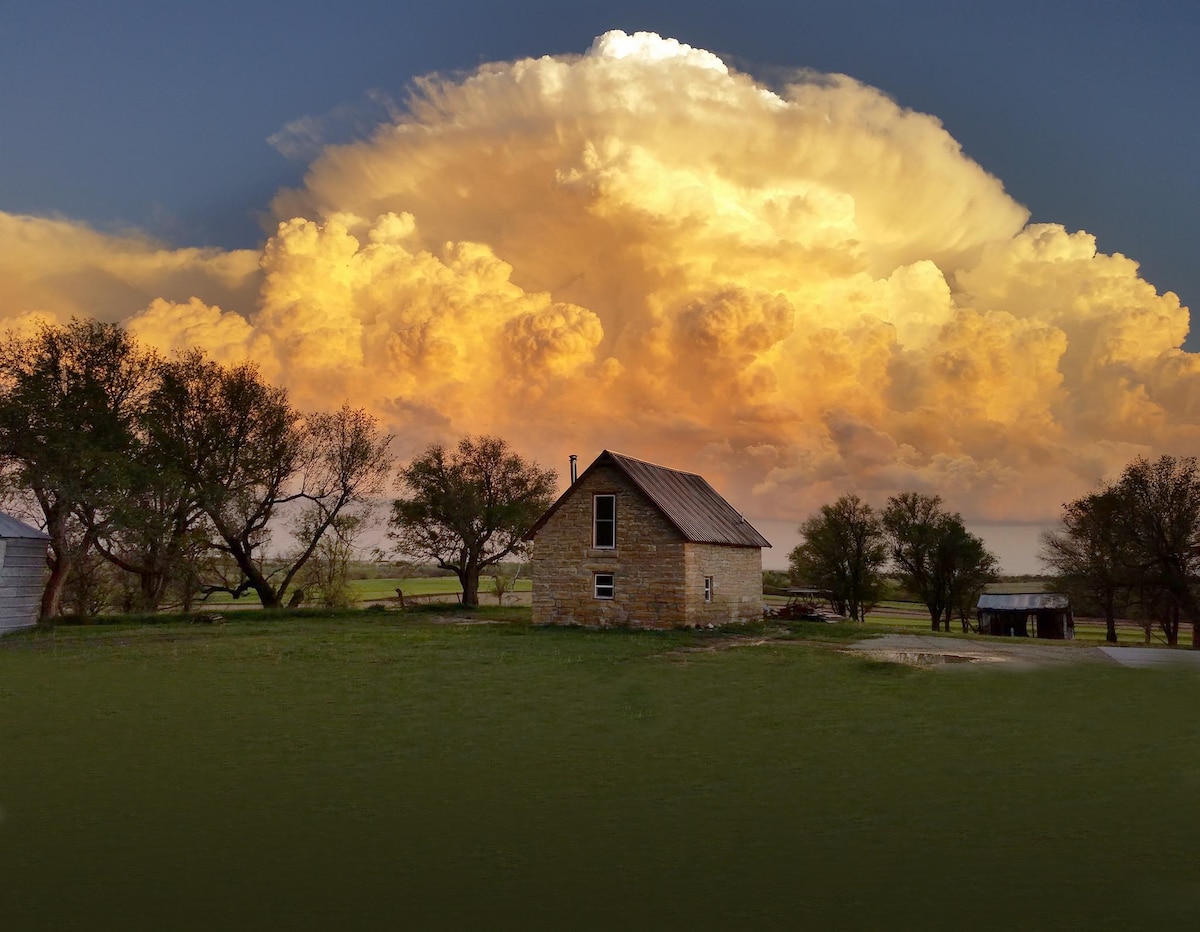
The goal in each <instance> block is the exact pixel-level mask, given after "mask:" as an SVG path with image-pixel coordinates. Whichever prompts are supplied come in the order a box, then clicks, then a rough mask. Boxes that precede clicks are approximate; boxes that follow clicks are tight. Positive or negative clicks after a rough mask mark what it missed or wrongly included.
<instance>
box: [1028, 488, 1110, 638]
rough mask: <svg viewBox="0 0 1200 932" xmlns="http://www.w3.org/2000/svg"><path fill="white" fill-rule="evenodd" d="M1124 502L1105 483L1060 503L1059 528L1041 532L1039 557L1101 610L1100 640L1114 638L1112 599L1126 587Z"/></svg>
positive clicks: (1065, 584)
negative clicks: (1088, 493) (1102, 616)
mask: <svg viewBox="0 0 1200 932" xmlns="http://www.w3.org/2000/svg"><path fill="white" fill-rule="evenodd" d="M1124 511H1125V503H1124V501H1123V500H1122V497H1121V494H1120V492H1119V490H1117V489H1115V488H1113V487H1111V486H1109V487H1107V488H1104V489H1101V490H1100V491H1099V492H1093V493H1091V494H1090V495H1085V496H1084V497H1083V498H1078V499H1076V500H1075V501H1073V502H1068V503H1067V504H1066V505H1064V506H1063V515H1062V527H1061V528H1060V529H1058V530H1055V531H1048V532H1046V533H1044V534H1043V535H1042V550H1041V555H1040V556H1041V560H1042V562H1043V563H1044V564H1046V566H1047V567H1049V568H1050V569H1051V570H1052V571H1053V572H1054V573H1055V574H1057V576H1058V578H1059V581H1060V583H1059V584H1060V585H1061V586H1062V587H1063V588H1064V589H1066V590H1067V591H1068V592H1070V593H1071V594H1072V595H1075V596H1076V597H1082V598H1083V599H1086V600H1091V601H1094V602H1095V605H1096V606H1097V607H1098V608H1099V609H1100V611H1101V612H1102V613H1103V615H1104V622H1105V627H1106V634H1105V639H1106V640H1107V641H1108V642H1109V643H1110V644H1115V643H1117V620H1116V619H1117V603H1118V599H1119V598H1120V596H1121V594H1122V593H1123V592H1124V591H1126V590H1127V589H1128V586H1129V583H1128V577H1127V573H1126V571H1125V566H1126V564H1127V563H1128V562H1129V554H1128V544H1129V539H1128V535H1127V534H1126V533H1125V531H1124V528H1123V524H1124V523H1125V514H1124Z"/></svg>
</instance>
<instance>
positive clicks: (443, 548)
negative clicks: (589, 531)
mask: <svg viewBox="0 0 1200 932" xmlns="http://www.w3.org/2000/svg"><path fill="white" fill-rule="evenodd" d="M557 479H558V476H557V474H556V473H555V472H554V470H552V469H551V470H547V469H542V468H541V467H540V466H538V464H537V463H536V462H526V461H525V460H524V459H523V458H522V457H521V456H519V455H517V454H516V453H514V452H512V450H511V449H510V448H509V446H508V444H507V443H506V442H505V441H504V440H502V439H500V438H499V437H486V436H481V437H464V438H463V439H462V440H460V441H459V442H458V445H457V446H456V447H454V448H447V447H446V446H444V445H442V444H440V443H437V444H434V445H432V446H430V447H429V448H427V449H426V450H425V451H424V452H423V453H422V454H421V455H420V456H418V457H416V458H415V459H414V460H413V461H412V462H411V463H409V464H408V466H406V467H405V468H404V469H403V470H402V471H401V473H400V486H401V488H402V489H404V490H406V491H407V492H408V497H407V498H399V499H396V500H395V501H394V502H392V516H391V521H390V524H391V527H392V531H391V532H390V536H391V537H392V539H393V540H394V541H395V542H396V549H397V550H398V551H399V552H400V553H403V554H406V555H408V556H411V557H414V558H418V559H419V558H424V559H432V560H433V561H434V562H436V563H437V565H438V566H439V567H441V568H443V569H447V570H451V571H453V573H454V575H455V576H457V577H458V580H459V582H460V583H461V584H462V589H463V596H462V599H463V604H464V605H478V604H479V575H480V572H481V571H482V570H484V569H486V568H487V567H489V566H492V565H494V564H496V563H498V562H500V561H501V560H502V559H504V557H506V556H508V555H509V554H511V553H516V552H519V551H520V549H521V545H522V538H523V537H524V536H525V534H526V533H527V532H528V531H529V529H530V528H531V527H532V526H533V524H534V522H535V521H537V519H538V518H539V517H540V516H541V514H542V512H544V511H545V510H546V509H547V508H548V507H550V503H551V501H552V499H553V495H554V488H555V483H556V482H557Z"/></svg>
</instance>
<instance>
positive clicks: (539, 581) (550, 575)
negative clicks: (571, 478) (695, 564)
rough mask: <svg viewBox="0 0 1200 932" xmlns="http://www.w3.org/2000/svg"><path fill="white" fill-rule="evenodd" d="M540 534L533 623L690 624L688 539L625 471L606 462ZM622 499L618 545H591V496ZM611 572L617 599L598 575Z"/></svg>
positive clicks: (581, 484)
mask: <svg viewBox="0 0 1200 932" xmlns="http://www.w3.org/2000/svg"><path fill="white" fill-rule="evenodd" d="M575 485H576V487H575V489H574V490H573V491H572V494H571V496H570V497H569V498H568V499H567V500H566V501H565V502H564V503H563V504H562V506H561V507H560V508H559V509H558V511H556V512H555V513H554V514H553V515H552V516H551V517H550V520H548V521H547V522H546V523H545V524H544V525H542V528H541V530H539V531H538V534H537V538H536V540H535V541H534V548H533V621H534V624H578V625H632V626H638V627H672V626H676V625H682V624H685V623H686V612H685V606H684V603H685V587H684V540H683V536H682V535H681V534H680V533H679V531H677V530H676V529H675V527H674V526H673V525H672V524H670V523H669V522H668V521H667V520H666V518H664V517H663V516H662V515H661V514H660V513H659V511H658V509H657V508H655V507H654V506H653V505H651V504H650V503H649V502H648V501H646V499H645V498H644V497H643V496H642V494H641V492H639V491H638V490H637V488H636V486H634V485H633V483H631V482H630V481H629V480H628V479H627V478H626V477H625V474H624V473H622V472H621V471H620V470H618V469H616V468H613V467H600V468H598V469H595V470H593V471H592V472H591V473H590V474H589V475H587V476H586V477H583V478H581V479H580V480H579V482H577V483H576V484H575ZM595 494H615V495H616V497H617V540H616V543H617V546H616V547H615V548H614V549H612V550H598V549H595V548H593V547H592V496H593V495H595ZM596 573H612V574H613V575H614V576H615V577H616V579H615V590H614V594H613V598H612V599H597V598H596V597H595V592H594V589H593V580H594V574H596Z"/></svg>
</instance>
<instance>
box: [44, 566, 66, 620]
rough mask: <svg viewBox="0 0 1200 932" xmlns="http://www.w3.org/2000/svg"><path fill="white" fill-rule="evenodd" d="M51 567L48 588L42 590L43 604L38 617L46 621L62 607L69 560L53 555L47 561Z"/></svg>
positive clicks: (47, 582)
mask: <svg viewBox="0 0 1200 932" xmlns="http://www.w3.org/2000/svg"><path fill="white" fill-rule="evenodd" d="M46 563H47V565H48V566H49V567H50V576H49V578H47V580H46V588H45V589H43V590H42V604H41V607H40V608H39V609H38V619H39V620H40V621H46V620H48V619H50V618H53V617H54V616H55V615H57V614H58V613H59V611H60V610H61V609H62V596H63V586H65V585H66V582H67V571H68V570H69V569H70V565H69V564H68V562H67V561H66V560H65V559H63V558H62V557H52V558H50V559H48V560H47V561H46Z"/></svg>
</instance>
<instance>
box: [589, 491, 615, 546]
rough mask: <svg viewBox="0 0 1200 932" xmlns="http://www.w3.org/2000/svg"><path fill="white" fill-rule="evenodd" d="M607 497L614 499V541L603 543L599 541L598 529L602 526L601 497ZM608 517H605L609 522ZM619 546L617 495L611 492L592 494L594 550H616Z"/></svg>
mask: <svg viewBox="0 0 1200 932" xmlns="http://www.w3.org/2000/svg"><path fill="white" fill-rule="evenodd" d="M602 498H607V499H610V500H611V501H612V543H610V544H602V543H600V542H599V537H598V535H597V533H596V532H597V530H598V529H599V527H600V508H599V503H600V499H602ZM607 520H608V519H605V521H606V523H607ZM616 547H617V496H616V495H614V494H613V493H611V492H604V493H597V494H595V495H593V496H592V548H593V549H594V550H615V549H616Z"/></svg>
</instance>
